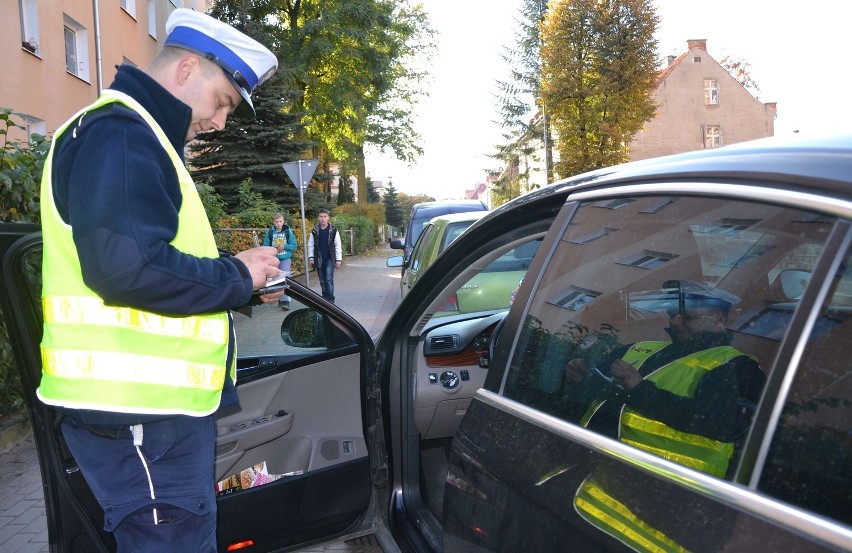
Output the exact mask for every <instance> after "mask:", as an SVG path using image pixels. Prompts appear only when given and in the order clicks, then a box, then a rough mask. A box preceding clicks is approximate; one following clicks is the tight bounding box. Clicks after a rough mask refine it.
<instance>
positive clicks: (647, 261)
mask: <svg viewBox="0 0 852 553" xmlns="http://www.w3.org/2000/svg"><path fill="white" fill-rule="evenodd" d="M676 257H677V255H676V254H673V253H663V252H653V251H649V250H644V251H642V252H641V253H638V254H635V255H632V256H630V257H628V258H627V259H623V260H621V261H617V263H618V264H619V265H630V266H631V267H639V268H641V269H656V268H657V267H659V266H661V265H664V264H665V263H668V262H669V261H671V260H672V259H674V258H676Z"/></svg>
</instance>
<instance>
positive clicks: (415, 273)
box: [387, 211, 488, 298]
mask: <svg viewBox="0 0 852 553" xmlns="http://www.w3.org/2000/svg"><path fill="white" fill-rule="evenodd" d="M487 213H488V212H487V211H468V212H463V213H451V214H447V215H439V216H437V217H434V218H432V219H430V220H429V221H427V222H426V224H425V225H423V229H422V230H421V231H420V236H419V237H418V238H417V241H416V242H415V243H414V248H413V249H412V250H411V255H410V256H409V257H408V260H407V261H406V259H405V257H404V256H402V255H393V256H391V257H389V258H388V259H387V265H388V267H402V279H401V280H400V284H399V290H400V297H403V298H404V297H405V295H406V294H407V293H408V291H409V290H410V289H411V287H412V286H414V283H415V282H417V281H418V280H419V278H420V275H421V274H423V273H424V272H425V271H426V269H427V268H429V266H430V265H431V264H432V262H433V261H435V258H437V257H438V255H439V254H440V253H441V252H442V251H444V250H445V249H446V247H447V246H449V245H450V243H451V242H452V241H453V240H455V239H456V238H458V237H459V235H460V234H461V233H462V232H463V231H464V230H465V229H466V228H467V227H469V226H470V225H472V224H473V222H474V221H478V220H479V219H482V217H483V216H485V215H486V214H487Z"/></svg>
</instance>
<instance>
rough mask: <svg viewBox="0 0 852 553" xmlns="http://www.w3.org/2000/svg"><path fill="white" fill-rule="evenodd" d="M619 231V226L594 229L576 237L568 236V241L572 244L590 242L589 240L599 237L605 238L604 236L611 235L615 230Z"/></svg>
mask: <svg viewBox="0 0 852 553" xmlns="http://www.w3.org/2000/svg"><path fill="white" fill-rule="evenodd" d="M617 231H618V229H617V228H610V227H604V228H602V229H599V230H594V231H592V232H589V233H586V234H584V235H582V236H578V237H576V238H568V241H569V242H571V243H572V244H588V243H589V242H592V241H594V240H597V239H598V238H603V237H604V236H607V235H610V234H612V233H613V232H617Z"/></svg>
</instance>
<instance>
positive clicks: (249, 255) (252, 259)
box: [235, 246, 281, 290]
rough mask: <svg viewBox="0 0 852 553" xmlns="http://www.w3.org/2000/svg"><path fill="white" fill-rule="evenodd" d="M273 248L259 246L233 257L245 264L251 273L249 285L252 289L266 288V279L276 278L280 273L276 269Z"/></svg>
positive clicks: (276, 262)
mask: <svg viewBox="0 0 852 553" xmlns="http://www.w3.org/2000/svg"><path fill="white" fill-rule="evenodd" d="M275 252H276V250H275V248H274V247H272V246H260V247H258V248H252V249H250V250H245V251H242V252H240V253H238V254H237V255H236V256H235V257H236V258H237V259H239V260H240V261H242V262H243V263H245V265H246V267H248V270H249V273H251V283H252V285H253V287H254V289H255V290H256V289H258V288H263V287H264V286H266V279H267V278H269V277H276V276H278V275H279V274H280V273H281V270H280V269H279V268H278V258H277V257H275Z"/></svg>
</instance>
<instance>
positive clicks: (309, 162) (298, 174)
mask: <svg viewBox="0 0 852 553" xmlns="http://www.w3.org/2000/svg"><path fill="white" fill-rule="evenodd" d="M317 163H318V161H317V160H315V159H299V160H296V161H288V162H287V163H282V164H281V166H282V167H284V172H285V173H287V176H288V177H290V180H291V181H293V186H295V187H296V190H298V191H299V204H300V205H301V208H302V255H303V256H304V258H303V259H304V262H305V286H308V287H310V285H311V277H310V274H311V271H310V265H309V264H308V234H307V231H306V230H305V189H306V188H307V187H308V183H310V182H311V177H313V176H314V171H316V170H317ZM303 165H304V170H303V169H302V166H303Z"/></svg>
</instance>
